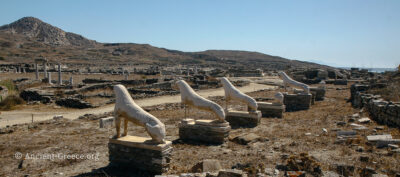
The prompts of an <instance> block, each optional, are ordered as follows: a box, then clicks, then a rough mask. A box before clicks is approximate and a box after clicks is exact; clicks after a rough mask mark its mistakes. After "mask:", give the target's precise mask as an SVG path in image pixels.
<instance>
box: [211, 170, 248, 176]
mask: <svg viewBox="0 0 400 177" xmlns="http://www.w3.org/2000/svg"><path fill="white" fill-rule="evenodd" d="M246 176H247V175H246V173H244V172H243V171H242V170H236V169H226V170H221V171H219V173H218V177H246Z"/></svg>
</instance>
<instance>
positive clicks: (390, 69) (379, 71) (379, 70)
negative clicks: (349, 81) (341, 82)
mask: <svg viewBox="0 0 400 177" xmlns="http://www.w3.org/2000/svg"><path fill="white" fill-rule="evenodd" d="M340 68H342V69H350V68H352V67H340ZM355 68H356V67H355ZM360 69H367V70H368V71H369V72H375V73H383V72H385V71H396V70H397V68H360Z"/></svg>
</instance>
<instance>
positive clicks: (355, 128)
mask: <svg viewBox="0 0 400 177" xmlns="http://www.w3.org/2000/svg"><path fill="white" fill-rule="evenodd" d="M350 126H352V127H354V128H353V130H366V129H368V128H367V127H365V126H364V125H359V124H356V123H351V124H350Z"/></svg>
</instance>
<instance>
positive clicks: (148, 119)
mask: <svg viewBox="0 0 400 177" xmlns="http://www.w3.org/2000/svg"><path fill="white" fill-rule="evenodd" d="M114 93H115V97H116V101H115V108H114V116H115V127H116V129H117V135H116V138H119V137H120V127H121V121H122V119H124V134H123V135H122V136H126V135H127V133H128V130H127V128H128V121H130V122H133V123H134V124H136V125H139V126H142V127H145V129H146V131H147V133H148V134H149V135H150V136H151V138H152V141H154V142H156V143H164V142H165V140H164V139H165V125H164V124H163V123H162V122H161V121H160V120H158V119H157V118H156V117H154V116H153V115H151V114H149V113H148V112H146V111H145V110H143V109H142V108H141V107H140V106H138V105H137V104H136V103H135V102H134V101H133V99H132V97H131V95H130V94H129V92H128V90H127V89H126V88H125V86H123V85H121V84H118V85H115V86H114Z"/></svg>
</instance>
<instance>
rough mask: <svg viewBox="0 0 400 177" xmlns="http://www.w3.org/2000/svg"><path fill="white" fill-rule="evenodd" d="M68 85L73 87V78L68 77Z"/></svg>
mask: <svg viewBox="0 0 400 177" xmlns="http://www.w3.org/2000/svg"><path fill="white" fill-rule="evenodd" d="M69 84H70V85H74V78H73V77H72V76H71V77H69Z"/></svg>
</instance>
